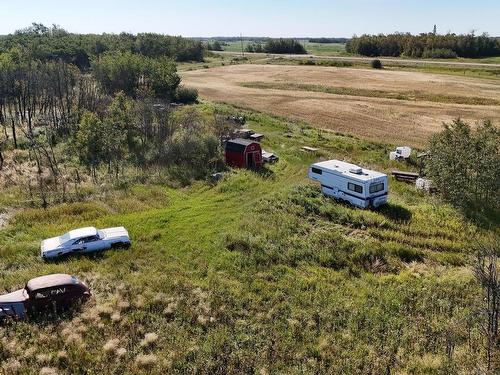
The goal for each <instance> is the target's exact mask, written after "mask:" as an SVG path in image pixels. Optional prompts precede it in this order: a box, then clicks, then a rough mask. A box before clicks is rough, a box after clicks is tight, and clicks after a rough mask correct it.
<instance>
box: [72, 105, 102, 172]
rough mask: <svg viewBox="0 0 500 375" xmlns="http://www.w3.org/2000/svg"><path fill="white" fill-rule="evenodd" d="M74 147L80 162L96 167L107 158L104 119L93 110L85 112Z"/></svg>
mask: <svg viewBox="0 0 500 375" xmlns="http://www.w3.org/2000/svg"><path fill="white" fill-rule="evenodd" d="M74 149H75V151H76V152H77V155H78V157H79V159H80V162H81V163H83V164H84V165H86V166H88V167H89V168H94V169H95V168H96V167H98V166H99V164H101V162H103V161H104V160H105V158H106V155H105V152H104V149H105V147H104V129H103V126H102V121H101V120H100V119H99V117H97V115H95V114H94V113H91V112H85V113H84V114H83V116H82V119H81V120H80V126H79V128H78V131H77V133H76V135H75V142H74Z"/></svg>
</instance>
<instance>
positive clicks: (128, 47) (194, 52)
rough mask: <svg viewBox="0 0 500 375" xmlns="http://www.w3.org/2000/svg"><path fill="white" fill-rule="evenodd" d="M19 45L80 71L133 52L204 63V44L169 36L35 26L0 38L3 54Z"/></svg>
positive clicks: (36, 54) (34, 53)
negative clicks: (105, 58) (113, 54)
mask: <svg viewBox="0 0 500 375" xmlns="http://www.w3.org/2000/svg"><path fill="white" fill-rule="evenodd" d="M15 46H20V47H21V48H23V49H27V50H29V51H30V54H31V56H32V57H33V58H34V59H37V60H42V61H48V60H52V61H58V60H62V61H64V62H66V63H69V64H74V65H76V66H77V67H78V68H80V70H87V69H89V68H90V65H91V64H90V61H91V60H92V59H94V58H96V57H99V56H101V55H102V54H103V53H105V52H130V53H134V54H140V55H142V56H145V57H151V58H170V59H173V60H176V61H203V50H204V48H203V45H202V44H201V42H198V41H195V40H190V39H185V38H182V37H173V36H168V35H161V34H153V33H144V34H137V35H132V34H128V33H121V34H100V35H96V34H73V33H69V32H67V31H66V30H64V29H61V28H59V27H57V26H52V27H46V26H44V25H42V24H33V25H32V26H31V27H28V28H25V29H23V30H19V31H16V32H15V33H14V34H10V35H5V36H0V53H2V52H6V51H8V50H10V49H11V48H12V47H15Z"/></svg>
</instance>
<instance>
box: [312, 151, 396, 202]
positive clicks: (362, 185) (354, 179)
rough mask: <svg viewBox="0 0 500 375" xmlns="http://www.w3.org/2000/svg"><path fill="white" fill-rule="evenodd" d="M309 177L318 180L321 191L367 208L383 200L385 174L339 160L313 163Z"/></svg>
mask: <svg viewBox="0 0 500 375" xmlns="http://www.w3.org/2000/svg"><path fill="white" fill-rule="evenodd" d="M309 178H310V179H312V180H314V181H319V182H320V183H321V190H322V191H323V194H325V195H328V196H331V197H333V198H337V199H342V200H345V201H348V202H350V203H351V204H352V205H354V206H357V207H360V208H367V207H379V206H381V205H383V204H385V203H387V195H388V186H387V175H386V174H383V173H380V172H376V171H371V170H368V169H362V168H361V167H358V166H357V165H354V164H350V163H346V162H343V161H339V160H329V161H323V162H320V163H316V164H313V165H312V166H311V167H310V168H309Z"/></svg>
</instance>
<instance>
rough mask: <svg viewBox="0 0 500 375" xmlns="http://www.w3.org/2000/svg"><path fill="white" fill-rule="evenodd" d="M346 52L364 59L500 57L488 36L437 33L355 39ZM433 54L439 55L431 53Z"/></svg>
mask: <svg viewBox="0 0 500 375" xmlns="http://www.w3.org/2000/svg"><path fill="white" fill-rule="evenodd" d="M346 51H347V52H349V53H352V54H359V55H363V56H371V57H375V56H408V57H417V58H419V57H422V55H423V54H424V52H425V51H427V52H426V54H427V55H428V56H429V57H432V55H433V54H435V55H437V57H441V56H445V57H455V56H459V57H487V56H500V41H499V40H498V39H496V38H492V37H489V36H488V35H487V34H482V35H480V36H476V35H474V34H467V35H456V34H446V35H438V34H437V32H432V33H427V34H420V35H411V34H409V33H406V34H403V33H395V34H388V35H384V34H380V35H362V36H360V37H357V36H354V37H352V38H351V39H350V40H348V41H347V43H346ZM432 51H440V52H439V53H437V52H432ZM443 51H446V53H443Z"/></svg>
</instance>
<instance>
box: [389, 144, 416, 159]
mask: <svg viewBox="0 0 500 375" xmlns="http://www.w3.org/2000/svg"><path fill="white" fill-rule="evenodd" d="M410 156H411V147H408V146H403V147H396V151H392V152H391V153H389V160H406V159H409V158H410Z"/></svg>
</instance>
